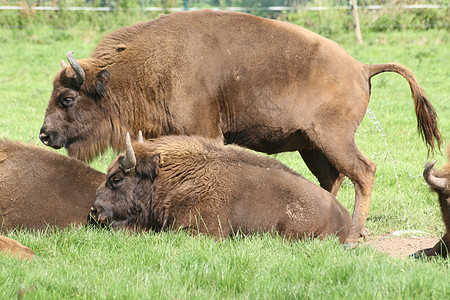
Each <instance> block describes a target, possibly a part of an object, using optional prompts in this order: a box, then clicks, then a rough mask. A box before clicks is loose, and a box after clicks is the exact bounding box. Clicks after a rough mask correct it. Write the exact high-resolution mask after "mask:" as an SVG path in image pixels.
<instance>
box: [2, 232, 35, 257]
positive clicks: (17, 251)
mask: <svg viewBox="0 0 450 300" xmlns="http://www.w3.org/2000/svg"><path fill="white" fill-rule="evenodd" d="M0 253H1V254H4V255H10V256H12V257H15V258H19V259H26V260H31V259H33V255H34V252H33V251H32V250H31V249H30V248H28V247H25V246H23V245H21V244H20V243H19V242H17V241H15V240H13V239H10V238H7V237H5V236H0Z"/></svg>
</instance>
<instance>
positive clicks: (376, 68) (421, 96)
mask: <svg viewBox="0 0 450 300" xmlns="http://www.w3.org/2000/svg"><path fill="white" fill-rule="evenodd" d="M367 68H368V79H370V78H371V77H372V76H375V75H377V74H379V73H383V72H395V73H398V74H400V75H402V76H403V77H404V78H405V79H406V80H407V81H408V83H409V86H410V88H411V92H412V96H413V99H414V106H415V110H416V116H417V129H418V131H419V134H420V135H421V137H422V138H423V139H424V141H425V142H426V144H427V148H428V154H430V152H431V153H434V151H435V148H436V146H437V148H438V149H439V151H440V148H441V144H442V136H441V133H440V131H439V129H438V126H437V114H436V110H435V109H434V107H433V105H432V104H431V103H430V101H428V99H427V97H426V95H425V92H424V90H423V89H422V88H421V87H420V86H419V84H418V83H417V80H416V78H415V77H414V74H413V73H412V72H411V70H409V69H408V68H406V67H405V66H403V65H401V64H397V63H388V64H378V65H367Z"/></svg>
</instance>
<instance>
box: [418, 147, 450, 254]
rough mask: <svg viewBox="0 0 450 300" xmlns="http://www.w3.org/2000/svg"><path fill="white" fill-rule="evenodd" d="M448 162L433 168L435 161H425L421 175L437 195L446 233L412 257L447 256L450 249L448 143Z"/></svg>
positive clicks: (449, 155) (449, 148)
mask: <svg viewBox="0 0 450 300" xmlns="http://www.w3.org/2000/svg"><path fill="white" fill-rule="evenodd" d="M447 151H448V158H449V162H448V163H447V165H445V166H444V167H443V168H442V169H441V170H439V171H437V170H436V169H434V165H435V164H436V161H434V162H431V163H427V164H426V165H425V170H424V171H423V177H424V178H425V181H426V182H427V183H428V185H429V186H430V188H431V189H432V190H433V191H435V192H436V193H437V194H438V196H439V205H440V208H441V213H442V219H443V221H444V223H445V227H446V233H445V234H444V236H443V237H442V239H441V240H440V241H439V242H438V243H437V244H436V245H434V247H432V248H427V249H423V250H420V251H418V252H416V253H414V254H412V256H413V257H416V258H423V257H433V256H441V257H443V258H447V257H448V253H449V249H450V145H449V147H448V148H447Z"/></svg>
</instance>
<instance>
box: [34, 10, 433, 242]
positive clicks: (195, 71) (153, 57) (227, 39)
mask: <svg viewBox="0 0 450 300" xmlns="http://www.w3.org/2000/svg"><path fill="white" fill-rule="evenodd" d="M68 60H69V62H70V65H71V66H70V67H68V66H65V64H64V63H63V64H62V65H63V68H62V69H61V70H60V71H59V72H58V73H57V74H56V78H55V80H54V86H53V92H52V95H51V98H50V101H49V105H48V107H47V111H46V115H45V119H44V124H43V126H42V128H41V132H40V139H41V140H42V142H43V143H44V144H46V145H47V146H50V147H53V148H61V147H65V148H67V149H68V151H69V154H70V155H71V156H75V157H77V158H80V159H82V160H90V159H92V158H93V157H94V156H95V155H97V154H98V153H101V152H103V151H105V150H106V149H107V148H108V146H110V145H112V147H113V148H114V149H116V150H119V149H123V147H124V142H123V141H122V140H123V138H122V137H123V136H124V135H125V133H126V132H127V131H130V132H138V130H140V129H142V130H143V131H144V136H145V137H146V138H155V137H159V136H161V135H168V134H175V135H178V134H184V135H201V136H205V137H209V138H221V139H223V140H224V142H225V143H235V144H238V145H240V146H244V147H247V148H250V149H253V150H256V151H261V152H265V153H269V154H270V153H278V152H283V151H299V152H300V155H301V156H302V157H303V159H304V160H305V162H306V164H307V166H308V167H309V169H310V170H311V171H312V173H313V174H314V175H315V176H316V177H317V178H318V180H319V182H320V185H321V186H322V187H323V188H325V189H326V190H328V191H330V192H331V193H332V194H333V195H337V193H338V190H339V188H340V186H341V183H342V181H343V179H344V177H345V176H348V177H349V178H350V179H351V181H352V182H353V184H354V185H355V206H354V212H353V219H352V228H351V232H350V235H349V239H350V240H354V239H357V238H358V237H359V236H360V234H364V227H365V223H366V217H367V215H368V212H369V204H370V197H371V194H372V187H373V180H374V176H375V169H376V168H375V164H374V163H373V162H372V161H371V160H369V159H367V158H366V157H365V156H363V155H362V154H361V153H360V152H359V150H358V149H357V147H356V145H355V141H354V134H355V131H356V129H357V128H358V126H359V124H360V122H361V121H362V119H363V118H364V115H365V113H366V109H367V106H368V103H369V96H370V78H371V77H372V76H374V75H377V74H378V73H381V72H396V73H399V74H400V75H402V76H403V77H404V78H405V79H406V80H407V81H408V83H409V85H410V87H411V92H412V95H413V98H414V104H415V111H416V115H417V120H418V129H419V132H420V133H421V134H422V136H423V137H424V139H425V141H426V142H427V144H428V146H429V148H430V149H431V150H434V148H435V146H436V145H437V146H439V145H440V142H441V138H440V133H439V130H438V128H437V124H436V114H435V111H434V109H433V107H432V105H431V104H430V102H429V101H428V100H427V99H426V97H425V95H424V93H423V92H422V89H421V88H420V86H419V85H418V83H417V81H416V79H415V78H414V75H413V74H412V72H411V71H410V70H408V69H407V68H406V67H404V66H402V65H399V64H396V63H388V64H379V65H365V64H362V63H360V62H358V61H357V60H355V59H354V58H352V57H351V56H350V55H349V54H348V53H347V52H346V51H345V50H344V49H343V48H342V47H340V46H339V45H338V44H336V43H335V42H333V41H331V40H328V39H326V38H324V37H321V36H319V35H317V34H315V33H313V32H310V31H308V30H306V29H304V28H302V27H299V26H296V25H293V24H289V23H286V22H280V21H275V20H269V19H264V18H260V17H255V16H252V15H248V14H244V13H236V12H221V11H210V10H201V11H193V12H182V13H175V14H172V15H168V16H163V17H160V18H159V19H157V20H154V21H151V22H146V23H138V24H135V25H133V26H129V27H125V28H121V29H118V30H117V31H115V32H113V33H111V34H109V35H108V36H106V37H105V38H104V39H103V41H102V42H101V43H100V44H99V45H98V46H97V48H96V49H95V50H94V51H93V53H92V55H91V56H90V57H89V58H87V59H81V60H79V61H78V62H77V61H76V60H75V59H74V58H73V56H72V54H71V52H69V53H68Z"/></svg>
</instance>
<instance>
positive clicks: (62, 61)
mask: <svg viewBox="0 0 450 300" xmlns="http://www.w3.org/2000/svg"><path fill="white" fill-rule="evenodd" d="M66 67H67V64H66V62H65V61H64V60H62V59H61V68H63V69H64V68H66Z"/></svg>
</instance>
